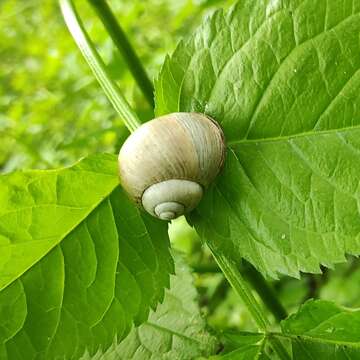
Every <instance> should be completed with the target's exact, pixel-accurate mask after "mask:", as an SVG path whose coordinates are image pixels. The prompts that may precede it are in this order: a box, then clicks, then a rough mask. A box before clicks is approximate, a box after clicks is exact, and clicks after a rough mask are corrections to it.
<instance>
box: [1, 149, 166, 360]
mask: <svg viewBox="0 0 360 360" xmlns="http://www.w3.org/2000/svg"><path fill="white" fill-rule="evenodd" d="M116 164H117V161H116V157H115V156H113V155H94V156H92V157H89V158H87V159H84V160H82V161H81V162H79V163H77V164H76V165H74V166H73V167H71V168H66V169H60V170H52V171H28V172H22V173H14V174H11V175H6V176H2V177H1V178H0V194H1V204H2V207H1V210H0V212H1V213H0V247H1V252H0V274H1V276H0V284H1V287H0V358H1V359H11V360H13V359H14V360H15V359H34V358H36V359H57V358H64V359H78V358H79V357H80V356H81V355H83V353H84V352H85V349H87V350H88V351H89V353H91V354H93V353H95V352H96V351H97V350H98V349H99V347H101V348H103V349H106V348H107V347H109V346H110V345H111V344H112V343H113V340H114V338H115V336H116V337H117V340H121V339H122V338H124V337H125V336H126V335H127V333H128V332H129V330H130V328H131V326H132V324H133V322H134V323H135V324H140V323H142V322H144V321H145V320H146V319H147V316H148V313H149V310H150V308H155V307H156V305H157V303H158V301H161V300H162V298H163V294H164V287H165V286H168V285H169V279H168V273H169V271H172V260H171V256H170V254H169V251H168V235H167V225H166V224H165V223H162V222H159V221H156V220H155V219H152V218H150V216H147V215H146V214H143V213H140V211H139V210H138V209H137V208H136V207H135V205H134V204H133V203H132V202H131V201H130V200H129V199H128V198H127V196H126V195H125V193H124V192H123V190H122V189H121V188H120V186H119V185H118V178H117V170H116V169H117V167H116V166H117V165H116Z"/></svg>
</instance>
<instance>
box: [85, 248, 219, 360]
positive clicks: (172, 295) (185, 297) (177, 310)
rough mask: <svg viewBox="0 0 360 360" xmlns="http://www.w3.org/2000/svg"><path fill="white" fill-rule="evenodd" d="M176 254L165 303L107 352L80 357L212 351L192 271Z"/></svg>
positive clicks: (141, 358)
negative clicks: (173, 273) (173, 272)
mask: <svg viewBox="0 0 360 360" xmlns="http://www.w3.org/2000/svg"><path fill="white" fill-rule="evenodd" d="M175 255H177V256H175V272H176V275H173V276H171V277H170V289H169V290H165V298H164V302H163V303H162V304H161V305H159V306H158V307H157V309H156V311H153V312H151V313H150V316H149V319H148V321H147V322H145V323H144V324H142V325H141V326H139V327H138V328H134V329H133V330H132V331H131V333H130V334H129V335H128V336H127V338H126V339H125V340H124V341H122V342H121V343H120V344H119V345H117V344H114V345H113V346H112V347H111V348H110V349H109V350H108V351H107V352H106V353H102V352H99V353H98V354H97V355H96V356H94V357H90V356H88V355H87V356H84V357H83V358H82V360H87V359H92V360H97V359H99V360H100V359H101V360H115V359H116V360H150V359H154V360H155V359H156V360H165V359H169V360H170V359H171V360H188V359H195V358H198V357H199V356H208V355H211V354H213V353H215V351H216V349H217V348H218V343H217V340H216V338H215V337H213V336H212V335H210V333H209V332H208V331H207V328H206V324H205V321H204V319H203V318H202V317H201V314H200V310H199V306H198V299H197V292H196V289H195V287H194V284H193V277H192V274H191V273H190V270H189V268H188V266H187V265H186V264H185V262H184V260H183V259H182V257H181V255H179V254H175Z"/></svg>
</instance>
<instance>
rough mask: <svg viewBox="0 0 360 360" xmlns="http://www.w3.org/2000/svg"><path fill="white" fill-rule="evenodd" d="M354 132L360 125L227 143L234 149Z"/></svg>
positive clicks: (359, 128)
mask: <svg viewBox="0 0 360 360" xmlns="http://www.w3.org/2000/svg"><path fill="white" fill-rule="evenodd" d="M354 130H360V124H359V125H354V126H347V127H344V128H338V129H329V130H318V131H317V130H313V131H308V132H302V133H298V134H291V135H284V136H275V137H268V138H259V139H241V140H232V141H229V142H227V145H228V146H229V147H230V148H232V147H233V146H236V145H240V144H258V143H275V142H280V141H291V140H292V139H298V138H304V137H310V136H321V135H331V134H335V135H338V134H339V133H346V132H351V131H354Z"/></svg>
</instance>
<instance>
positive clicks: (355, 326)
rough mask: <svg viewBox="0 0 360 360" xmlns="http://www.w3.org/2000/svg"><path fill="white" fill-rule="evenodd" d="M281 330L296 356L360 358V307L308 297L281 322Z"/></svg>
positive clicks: (341, 358) (303, 357)
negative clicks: (338, 304) (314, 299)
mask: <svg viewBox="0 0 360 360" xmlns="http://www.w3.org/2000/svg"><path fill="white" fill-rule="evenodd" d="M282 331H283V332H284V334H285V336H288V337H289V338H290V339H291V342H292V349H293V357H294V359H296V360H302V359H304V360H305V359H306V360H308V359H334V360H343V359H344V360H348V359H351V360H357V359H360V310H350V309H345V308H341V307H339V306H337V305H335V304H334V303H332V302H330V301H324V300H318V301H312V300H311V301H308V302H307V303H306V304H305V305H303V306H302V307H301V308H300V310H299V311H298V312H297V313H296V314H294V315H292V316H290V317H289V318H288V319H287V320H285V321H283V322H282Z"/></svg>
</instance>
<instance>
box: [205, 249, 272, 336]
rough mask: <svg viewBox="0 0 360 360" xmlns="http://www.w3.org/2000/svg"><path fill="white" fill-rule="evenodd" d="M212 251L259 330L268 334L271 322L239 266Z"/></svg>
mask: <svg viewBox="0 0 360 360" xmlns="http://www.w3.org/2000/svg"><path fill="white" fill-rule="evenodd" d="M210 250H211V252H212V254H213V256H214V258H215V260H216V262H217V263H218V265H219V267H220V269H221V270H222V272H223V273H224V275H225V277H226V279H227V280H228V281H229V283H230V285H231V286H232V287H233V289H234V290H235V291H236V292H237V294H238V295H239V296H240V298H241V299H242V301H243V302H244V304H245V306H246V307H247V309H248V310H249V311H250V313H251V315H252V317H253V319H254V321H255V323H256V325H257V326H258V328H259V329H260V330H262V331H264V332H266V330H267V328H268V326H269V325H270V324H269V321H268V319H267V318H266V315H265V314H264V311H263V309H262V307H261V306H260V305H259V304H258V302H257V301H256V299H255V297H254V296H253V294H252V292H251V289H250V288H249V286H248V284H247V282H246V281H245V280H244V278H243V277H242V275H241V274H240V272H239V270H238V268H237V266H236V265H235V264H234V263H233V262H232V261H230V260H229V259H228V258H226V257H225V256H224V255H223V254H221V253H218V252H216V251H213V249H212V248H211V247H210Z"/></svg>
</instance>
